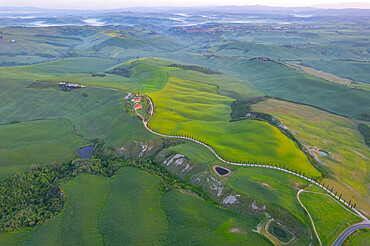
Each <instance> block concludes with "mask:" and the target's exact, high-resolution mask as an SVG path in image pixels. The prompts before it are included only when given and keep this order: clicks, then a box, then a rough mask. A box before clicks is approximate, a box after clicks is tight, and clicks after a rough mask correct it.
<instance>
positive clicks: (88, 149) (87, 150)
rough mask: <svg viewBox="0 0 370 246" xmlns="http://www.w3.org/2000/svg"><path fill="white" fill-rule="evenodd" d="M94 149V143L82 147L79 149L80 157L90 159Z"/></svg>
mask: <svg viewBox="0 0 370 246" xmlns="http://www.w3.org/2000/svg"><path fill="white" fill-rule="evenodd" d="M93 151H94V145H89V146H85V147H82V148H80V149H79V150H78V156H79V157H80V159H89V158H90V156H91V155H92V153H93Z"/></svg>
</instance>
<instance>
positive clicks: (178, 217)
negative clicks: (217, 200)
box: [162, 190, 268, 245]
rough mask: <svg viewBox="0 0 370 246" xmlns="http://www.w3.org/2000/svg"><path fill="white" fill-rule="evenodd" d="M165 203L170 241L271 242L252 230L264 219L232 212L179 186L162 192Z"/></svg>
mask: <svg viewBox="0 0 370 246" xmlns="http://www.w3.org/2000/svg"><path fill="white" fill-rule="evenodd" d="M162 207H163V209H164V211H165V212H166V214H167V216H168V221H169V231H168V241H167V243H168V244H169V245H177V244H181V245H245V244H246V243H247V242H248V243H249V244H253V245H268V241H267V240H265V239H264V238H263V237H262V236H261V235H259V234H257V233H255V232H252V229H256V228H257V225H258V223H259V222H260V221H261V219H257V218H255V217H251V216H247V215H242V214H236V213H233V212H230V211H228V210H226V209H222V208H219V207H217V206H214V205H211V204H209V203H207V202H205V201H204V200H202V199H199V198H197V197H195V196H190V195H185V194H182V193H181V192H180V191H178V190H174V191H171V192H169V193H167V194H165V195H164V196H163V198H162ZM180 242H181V243H180Z"/></svg>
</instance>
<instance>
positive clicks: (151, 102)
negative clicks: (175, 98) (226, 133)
mask: <svg viewBox="0 0 370 246" xmlns="http://www.w3.org/2000/svg"><path fill="white" fill-rule="evenodd" d="M143 96H144V97H146V98H147V99H148V100H149V102H150V107H151V110H150V111H149V112H150V117H149V119H148V120H147V121H145V118H144V117H143V116H142V115H141V114H139V113H138V112H137V111H136V114H137V115H138V116H140V117H141V119H142V120H143V124H144V127H145V129H147V130H148V131H150V132H151V133H153V134H155V135H157V136H161V137H168V138H178V139H185V140H189V141H192V142H195V143H197V144H200V145H202V146H203V147H205V148H207V149H208V150H209V151H211V152H212V153H213V154H214V156H216V157H217V159H219V160H220V161H222V162H224V163H227V164H229V165H234V166H247V167H264V168H271V169H276V170H280V171H283V172H287V173H290V174H293V175H295V176H297V177H300V178H303V179H305V180H307V181H309V182H310V183H312V184H314V185H316V186H318V187H320V188H321V189H323V190H324V191H326V192H327V193H328V194H329V195H331V196H332V197H334V198H335V199H336V201H337V202H339V203H341V204H343V205H345V206H346V207H347V208H349V209H351V210H352V211H354V212H355V213H356V214H357V215H358V216H359V217H360V218H362V219H363V220H364V221H369V219H368V218H367V217H366V216H365V215H363V214H362V213H361V212H360V211H358V210H357V209H356V208H353V207H352V206H351V205H349V204H348V203H347V202H346V201H344V200H343V199H341V198H339V197H338V196H337V195H336V194H334V193H333V192H331V191H330V190H329V189H327V188H326V187H325V186H322V185H321V184H319V183H318V182H316V181H315V180H313V179H310V178H308V177H305V176H303V175H301V174H298V173H295V172H293V171H290V170H287V169H284V168H281V167H275V166H270V165H260V164H242V163H235V162H230V161H226V160H224V159H222V158H221V157H220V156H219V155H218V154H217V153H216V151H214V150H213V149H212V147H211V146H209V145H207V144H205V143H203V142H200V141H198V140H195V139H192V138H189V137H183V136H172V135H166V134H161V133H158V132H155V131H153V130H152V129H150V128H149V126H148V123H149V121H150V120H151V119H152V117H153V113H154V104H153V101H152V99H151V98H150V97H148V96H147V95H143Z"/></svg>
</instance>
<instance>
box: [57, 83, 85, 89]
mask: <svg viewBox="0 0 370 246" xmlns="http://www.w3.org/2000/svg"><path fill="white" fill-rule="evenodd" d="M58 86H59V87H66V88H82V87H85V86H83V85H80V84H71V83H67V82H60V83H59V84H58Z"/></svg>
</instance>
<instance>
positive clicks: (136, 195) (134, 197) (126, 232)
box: [100, 168, 168, 245]
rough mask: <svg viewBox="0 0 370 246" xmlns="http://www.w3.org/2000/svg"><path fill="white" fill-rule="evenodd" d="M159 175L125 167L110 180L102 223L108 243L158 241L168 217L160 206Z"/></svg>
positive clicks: (165, 229) (155, 242)
mask: <svg viewBox="0 0 370 246" xmlns="http://www.w3.org/2000/svg"><path fill="white" fill-rule="evenodd" d="M157 186H158V181H157V179H156V178H155V177H154V176H152V175H150V174H148V173H146V172H144V171H140V170H138V169H137V168H123V169H121V170H120V172H119V173H118V174H117V175H116V176H115V177H114V178H112V179H111V181H110V194H109V198H108V200H107V204H106V205H105V207H104V209H103V210H102V215H101V221H100V227H101V232H102V233H103V234H104V242H105V243H106V244H108V245H158V244H161V243H163V242H165V239H166V231H167V227H168V221H167V218H166V215H165V213H164V211H163V210H162V209H161V201H160V200H161V193H160V192H159V190H158V187H157Z"/></svg>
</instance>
